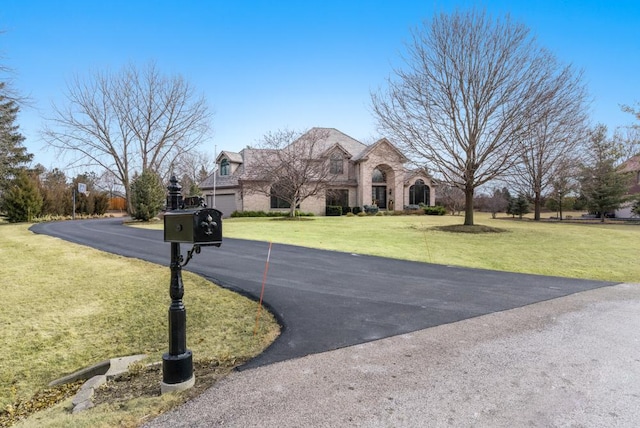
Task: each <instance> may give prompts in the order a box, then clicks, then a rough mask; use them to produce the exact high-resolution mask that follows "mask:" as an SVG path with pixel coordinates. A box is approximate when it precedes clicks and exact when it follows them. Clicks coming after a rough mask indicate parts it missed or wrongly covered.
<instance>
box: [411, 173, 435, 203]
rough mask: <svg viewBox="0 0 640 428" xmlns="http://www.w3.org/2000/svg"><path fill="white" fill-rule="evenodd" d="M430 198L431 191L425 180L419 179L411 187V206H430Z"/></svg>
mask: <svg viewBox="0 0 640 428" xmlns="http://www.w3.org/2000/svg"><path fill="white" fill-rule="evenodd" d="M430 196H431V189H429V186H427V185H425V184H424V180H421V179H418V180H416V182H415V183H414V185H413V186H411V187H409V204H411V205H418V204H425V205H429V201H430V199H431V198H430Z"/></svg>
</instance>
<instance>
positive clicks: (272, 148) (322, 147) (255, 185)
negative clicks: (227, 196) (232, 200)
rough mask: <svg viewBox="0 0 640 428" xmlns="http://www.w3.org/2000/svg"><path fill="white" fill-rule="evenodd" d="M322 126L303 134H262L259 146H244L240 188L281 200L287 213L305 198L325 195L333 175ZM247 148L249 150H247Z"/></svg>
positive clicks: (292, 132) (326, 134) (294, 132)
mask: <svg viewBox="0 0 640 428" xmlns="http://www.w3.org/2000/svg"><path fill="white" fill-rule="evenodd" d="M327 137H328V133H327V131H326V130H325V129H320V128H313V129H311V130H309V131H307V132H305V133H302V134H301V133H299V132H296V131H291V130H279V131H276V132H272V133H268V134H267V135H265V136H264V138H263V140H262V142H261V143H260V145H259V148H258V149H245V162H247V161H248V162H249V163H250V165H245V171H248V172H249V171H250V173H249V174H250V175H248V176H247V177H246V178H244V179H243V182H242V185H243V189H245V190H246V191H249V192H255V193H260V194H263V195H266V196H268V197H271V198H276V199H277V200H279V201H281V202H282V206H281V208H289V209H290V216H291V217H294V216H295V210H296V208H297V207H299V206H300V204H301V203H302V202H303V201H304V200H305V199H307V198H310V197H312V196H318V195H322V194H324V192H326V191H327V190H328V189H329V188H330V186H331V181H332V180H333V178H334V177H336V175H337V172H336V170H334V169H333V168H331V165H330V158H329V155H330V153H328V152H329V151H330V149H331V146H328V145H327V144H325V142H326V139H327ZM247 151H248V152H247Z"/></svg>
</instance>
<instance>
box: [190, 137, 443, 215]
mask: <svg viewBox="0 0 640 428" xmlns="http://www.w3.org/2000/svg"><path fill="white" fill-rule="evenodd" d="M311 132H313V133H316V134H317V135H321V137H320V138H319V139H318V141H316V142H315V145H316V150H315V153H317V154H318V157H319V158H322V159H325V160H327V162H326V164H325V165H326V167H327V168H330V169H331V175H328V176H327V177H329V178H326V180H328V181H327V182H326V183H327V185H326V186H324V187H326V189H325V190H324V191H322V192H321V193H320V194H318V195H315V196H311V197H309V198H307V199H305V200H304V201H302V203H301V204H300V207H299V208H300V210H301V211H303V212H312V213H314V214H316V215H324V214H325V212H326V207H327V206H330V205H339V206H343V207H347V206H348V207H351V208H354V207H359V208H360V209H361V210H362V209H364V208H365V206H369V205H376V206H377V207H378V208H379V209H380V210H389V211H391V210H402V209H403V208H404V207H406V206H408V205H418V204H420V203H424V204H426V205H434V204H435V196H436V195H435V191H434V183H433V181H432V178H431V176H430V175H429V174H428V173H427V171H426V170H425V169H416V170H409V169H407V168H405V164H407V163H408V159H407V158H406V156H405V155H404V154H403V153H402V152H400V151H399V150H398V149H397V148H396V147H395V146H394V145H393V144H392V143H391V142H389V141H388V140H387V139H385V138H383V139H381V140H379V141H377V142H376V143H374V144H371V145H366V144H363V143H361V142H359V141H357V140H355V139H353V138H351V137H349V136H348V135H346V134H344V133H342V132H340V131H338V130H336V129H333V128H313V129H311V130H310V131H309V133H311ZM307 134H308V133H307ZM307 134H305V135H307ZM303 137H304V136H303ZM303 137H300V140H302V139H303ZM292 144H296V142H294V143H292ZM264 154H265V149H252V148H246V149H244V150H242V151H240V153H234V152H229V151H222V152H221V153H220V154H219V155H218V157H217V158H216V163H217V168H216V172H215V173H214V174H212V175H211V176H209V177H208V178H207V179H206V180H204V181H203V182H202V183H200V189H201V190H202V191H203V193H204V196H205V201H206V203H207V206H209V207H215V208H217V209H218V210H220V211H222V213H223V215H224V216H225V217H228V216H229V215H231V213H232V212H234V211H284V210H288V208H286V207H285V206H283V204H282V203H281V201H280V200H279V198H277V197H274V196H273V195H271V196H269V195H268V194H267V192H262V193H260V192H255V191H252V188H253V187H254V186H251V182H252V181H254V180H256V177H255V174H253V173H252V172H253V170H254V169H256V168H257V167H255V165H256V163H259V162H260V161H259V159H261V156H263V155H264ZM252 165H254V167H253V168H252Z"/></svg>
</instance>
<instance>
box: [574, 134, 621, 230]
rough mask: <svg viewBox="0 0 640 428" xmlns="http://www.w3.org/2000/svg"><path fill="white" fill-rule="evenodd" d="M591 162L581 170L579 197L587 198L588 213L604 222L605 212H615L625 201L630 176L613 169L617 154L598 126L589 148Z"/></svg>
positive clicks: (592, 135) (613, 145)
mask: <svg viewBox="0 0 640 428" xmlns="http://www.w3.org/2000/svg"><path fill="white" fill-rule="evenodd" d="M589 149H590V150H589V155H590V157H591V162H590V164H589V165H585V166H584V167H583V169H582V180H581V187H582V194H583V195H584V196H585V197H586V198H587V206H588V208H589V210H590V211H591V212H593V213H596V214H598V215H599V216H600V218H601V219H602V221H604V219H605V217H606V215H607V213H610V212H612V211H615V210H616V209H617V208H618V207H619V206H620V205H622V203H623V202H624V201H625V194H626V193H627V191H628V189H629V177H628V175H626V174H621V173H620V172H618V171H617V170H616V161H617V159H618V157H619V153H618V152H617V151H616V146H615V144H613V143H612V142H611V141H609V140H608V139H607V128H606V126H604V125H599V126H597V127H596V128H595V129H594V131H593V132H592V134H591V140H590V145H589Z"/></svg>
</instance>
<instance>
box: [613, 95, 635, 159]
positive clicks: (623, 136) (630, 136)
mask: <svg viewBox="0 0 640 428" xmlns="http://www.w3.org/2000/svg"><path fill="white" fill-rule="evenodd" d="M622 111H624V112H626V113H630V114H631V115H633V117H634V118H635V119H636V121H637V122H634V123H632V124H631V125H628V126H621V127H619V128H618V129H616V131H615V133H614V136H613V139H614V140H615V141H616V142H618V143H619V144H621V146H622V149H623V153H622V156H623V160H627V159H629V158H630V157H632V156H635V155H638V154H640V102H636V103H635V105H633V106H630V105H623V106H622Z"/></svg>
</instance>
